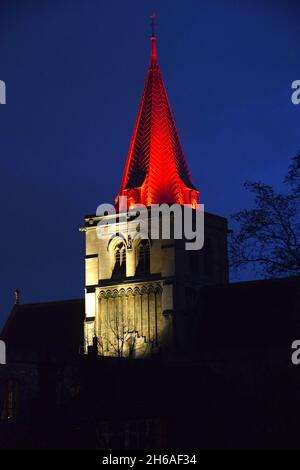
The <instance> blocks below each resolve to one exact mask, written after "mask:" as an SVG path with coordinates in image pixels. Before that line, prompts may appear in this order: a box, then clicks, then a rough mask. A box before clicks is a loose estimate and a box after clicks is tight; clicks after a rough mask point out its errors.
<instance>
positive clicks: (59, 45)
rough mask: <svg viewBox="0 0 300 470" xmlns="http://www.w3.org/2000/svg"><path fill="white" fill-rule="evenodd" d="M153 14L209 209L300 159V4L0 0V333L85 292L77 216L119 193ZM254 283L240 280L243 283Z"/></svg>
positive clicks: (242, 198)
mask: <svg viewBox="0 0 300 470" xmlns="http://www.w3.org/2000/svg"><path fill="white" fill-rule="evenodd" d="M153 10H156V12H157V23H158V27H157V36H158V40H157V43H158V44H157V46H158V56H159V63H160V67H161V71H162V74H163V77H164V80H165V84H166V87H167V91H168V94H169V99H170V101H171V105H172V109H173V112H174V115H175V120H176V123H177V127H178V129H179V133H180V136H181V140H182V143H183V147H184V150H185V155H186V157H187V160H188V163H189V167H190V170H191V173H192V177H193V181H194V183H195V185H196V186H197V187H198V189H199V190H200V199H201V202H202V203H204V204H205V205H206V210H208V211H209V212H213V213H216V214H219V215H224V216H227V217H229V216H230V215H231V214H233V213H234V212H236V211H237V210H239V209H241V208H244V207H247V206H248V205H250V204H251V197H250V196H249V195H248V194H247V193H246V192H245V190H244V189H243V187H242V185H243V182H244V181H245V180H248V179H250V180H261V181H264V182H267V183H271V184H274V185H275V186H276V187H279V188H280V183H281V180H282V177H283V175H284V173H285V171H286V168H287V165H288V162H289V159H290V157H292V156H293V155H294V154H295V153H296V152H297V150H299V149H300V106H294V105H293V104H292V103H291V99H290V96H291V93H292V91H291V83H292V81H294V80H297V79H298V80H299V79H300V28H299V24H300V2H299V0H295V1H292V0H290V1H289V0H285V1H284V0H281V1H276V0H274V1H272V0H268V1H263V0H260V1H258V0H256V1H255V0H252V1H250V0H240V1H238V0H235V1H234V0H222V1H221V0H213V1H212V0H203V1H199V0H196V1H191V0H186V1H185V2H183V1H179V0H178V1H176V0H171V1H169V0H164V1H159V2H158V1H147V0H143V1H141V0H129V1H126V2H124V1H120V0H119V1H111V2H108V1H101V0H72V1H71V0H69V1H67V0H56V1H55V0H51V1H50V0H49V1H47V0H43V1H38V0H35V1H33V0H31V1H26V0H22V1H21V0H19V1H14V0H1V3H0V80H4V81H5V82H6V86H7V104H6V105H4V106H0V155H1V160H0V179H1V182H0V183H1V184H0V194H1V232H0V256H1V258H0V266H1V268H0V324H1V321H3V320H4V319H5V318H6V316H7V315H8V313H9V311H10V309H11V307H12V305H13V303H14V294H13V292H14V289H15V288H16V287H19V288H20V290H21V302H24V303H25V302H38V301H47V300H52V299H67V298H76V297H81V296H83V295H84V234H83V233H81V232H79V230H78V229H79V227H80V226H81V225H82V223H83V217H84V215H86V214H92V213H95V211H96V207H97V205H98V204H100V203H101V202H112V201H113V200H114V197H115V195H116V193H117V192H118V189H119V185H120V182H121V176H122V172H123V167H124V163H125V159H126V155H127V151H128V147H129V142H130V138H131V134H132V131H133V125H134V121H135V118H136V113H137V109H138V105H139V101H140V98H141V93H142V90H143V85H144V80H145V76H146V70H147V66H148V63H149V50H150V41H149V34H150V28H149V16H150V14H151V12H152V11H153ZM248 275H249V276H250V277H251V273H248Z"/></svg>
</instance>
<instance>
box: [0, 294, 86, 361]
mask: <svg viewBox="0 0 300 470" xmlns="http://www.w3.org/2000/svg"><path fill="white" fill-rule="evenodd" d="M83 321H84V299H74V300H63V301H55V302H45V303H37V304H16V305H15V306H14V307H13V309H12V311H11V313H10V315H9V317H8V320H7V321H6V324H5V325H4V328H3V330H2V332H1V335H0V338H1V339H2V340H4V341H5V342H6V347H7V356H8V360H34V361H43V360H48V359H50V358H57V357H60V358H63V357H65V356H70V355H74V354H78V353H79V351H80V348H81V347H82V345H83Z"/></svg>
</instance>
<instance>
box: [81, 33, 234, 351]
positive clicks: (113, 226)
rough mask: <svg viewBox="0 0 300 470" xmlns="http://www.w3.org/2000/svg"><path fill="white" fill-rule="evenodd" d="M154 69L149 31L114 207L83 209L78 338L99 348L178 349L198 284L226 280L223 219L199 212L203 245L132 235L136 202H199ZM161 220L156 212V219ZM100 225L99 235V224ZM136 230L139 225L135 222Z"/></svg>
mask: <svg viewBox="0 0 300 470" xmlns="http://www.w3.org/2000/svg"><path fill="white" fill-rule="evenodd" d="M198 202H199V192H198V190H197V189H196V188H195V186H194V184H193V182H192V178H191V175H190V172H189V169H188V165H187V162H186V159H185V156H184V153H183V149H182V145H181V142H180V139H179V134H178V131H177V128H176V124H175V121H174V117H173V114H172V111H171V107H170V103H169V100H168V97H167V93H166V89H165V86H164V82H163V79H162V75H161V72H160V68H159V65H158V59H157V51H156V38H155V36H154V34H152V36H151V57H150V65H149V68H148V72H147V77H146V82H145V87H144V92H143V95H142V100H141V103H140V107H139V111H138V115H137V120H136V124H135V127H134V132H133V136H132V140H131V144H130V148H129V153H128V157H127V161H126V165H125V169H124V174H123V179H122V182H121V187H120V191H119V194H118V195H117V197H116V199H115V206H114V207H115V212H114V213H109V212H108V213H103V214H98V215H96V216H87V217H86V218H85V226H84V228H83V229H82V230H84V231H85V234H86V257H85V272H86V281H85V291H86V293H85V305H86V307H85V308H86V311H85V315H86V317H85V341H86V350H88V348H89V347H91V348H93V349H94V350H95V349H97V352H98V354H99V355H104V356H118V357H129V356H130V357H146V356H149V355H150V354H151V355H152V354H155V353H158V352H159V353H161V352H167V351H172V350H174V348H179V349H180V348H181V347H182V348H184V347H186V344H187V342H188V339H187V338H188V336H189V334H188V329H189V321H188V320H187V318H188V316H189V314H191V313H192V312H193V311H194V309H195V303H196V302H197V296H198V290H199V286H201V285H203V284H204V283H224V282H227V278H228V274H227V255H226V253H227V222H226V220H225V219H224V218H222V217H218V216H213V215H211V214H205V244H204V249H202V250H198V251H188V250H186V249H185V242H184V240H183V239H177V238H176V237H175V236H174V231H173V232H172V233H171V236H170V237H168V238H167V239H166V238H165V237H164V236H160V237H159V238H158V239H152V238H151V237H150V236H148V235H146V236H145V234H143V233H142V232H141V233H140V234H138V236H134V237H132V235H131V233H130V230H129V229H128V220H131V219H132V218H134V217H131V216H130V214H129V215H128V213H127V210H129V211H130V210H133V209H134V208H135V207H138V205H139V204H143V205H144V206H146V207H147V210H148V212H149V215H148V217H149V223H150V224H151V223H152V224H153V223H154V220H153V218H152V215H150V209H151V208H152V207H153V205H155V204H165V205H166V206H170V205H171V204H178V205H179V206H181V207H184V206H185V207H187V206H188V207H190V210H191V211H192V212H193V211H194V210H195V209H196V208H197V207H198V206H197V204H198ZM159 220H160V219H159ZM99 224H100V225H102V232H101V236H99V231H98V227H99ZM138 230H139V228H138Z"/></svg>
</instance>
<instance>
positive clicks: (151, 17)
mask: <svg viewBox="0 0 300 470" xmlns="http://www.w3.org/2000/svg"><path fill="white" fill-rule="evenodd" d="M150 19H151V23H150V25H151V37H152V38H155V26H156V23H155V19H156V13H155V11H154V12H153V13H152V15H151V16H150Z"/></svg>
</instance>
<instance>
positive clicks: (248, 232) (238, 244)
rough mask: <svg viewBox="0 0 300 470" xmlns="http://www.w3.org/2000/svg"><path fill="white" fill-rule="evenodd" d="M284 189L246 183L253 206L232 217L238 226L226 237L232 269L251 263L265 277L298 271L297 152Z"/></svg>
mask: <svg viewBox="0 0 300 470" xmlns="http://www.w3.org/2000/svg"><path fill="white" fill-rule="evenodd" d="M284 185H285V187H286V189H287V191H286V192H284V193H278V192H276V191H275V190H274V188H273V187H272V186H269V185H267V184H263V183H258V182H249V181H248V182H246V183H245V187H246V189H247V190H249V191H251V192H252V193H253V194H254V195H255V201H254V207H253V208H252V209H244V210H242V211H240V212H238V213H236V214H234V215H233V216H232V218H233V220H234V221H235V222H236V223H237V225H238V229H237V231H236V232H235V233H234V234H233V235H232V237H231V240H230V245H229V246H230V249H229V256H230V264H231V267H232V268H233V269H239V268H242V267H244V266H246V265H252V267H254V269H255V270H256V272H258V273H259V274H261V275H264V276H266V277H282V276H289V275H297V274H300V152H298V154H297V155H296V156H295V157H293V158H292V160H291V163H290V165H289V169H288V173H287V175H286V177H285V178H284Z"/></svg>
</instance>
